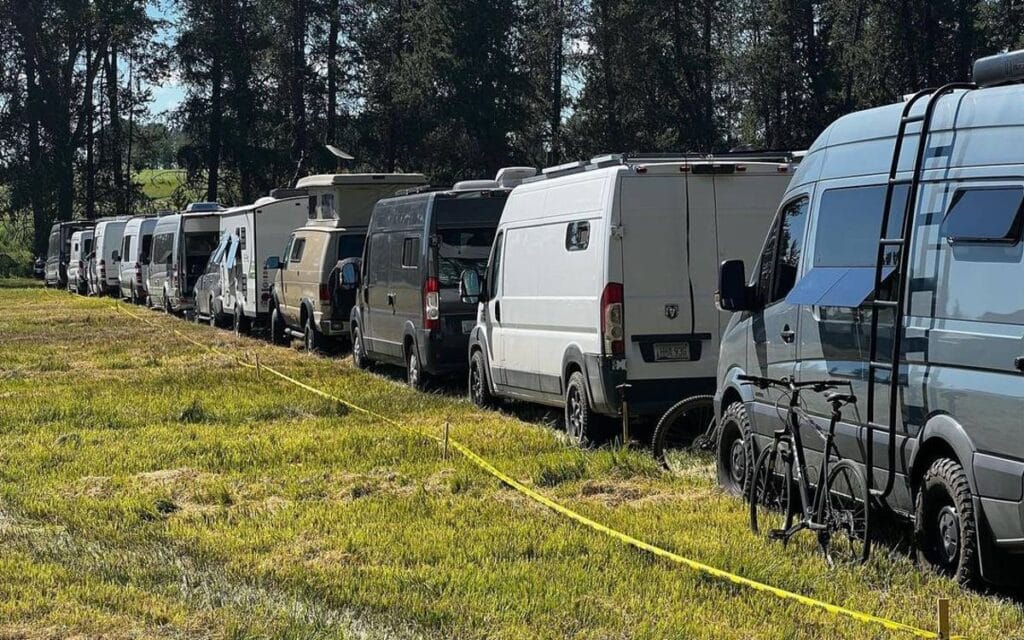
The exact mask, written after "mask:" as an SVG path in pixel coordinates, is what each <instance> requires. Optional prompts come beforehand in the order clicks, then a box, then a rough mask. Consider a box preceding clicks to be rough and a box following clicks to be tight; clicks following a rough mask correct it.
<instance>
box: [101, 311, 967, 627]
mask: <svg viewBox="0 0 1024 640" xmlns="http://www.w3.org/2000/svg"><path fill="white" fill-rule="evenodd" d="M117 309H118V311H120V312H122V313H124V314H126V315H128V316H131V317H133V318H135V319H136V320H141V321H143V322H145V323H146V324H149V325H151V326H154V327H158V328H161V327H160V326H159V325H157V324H156V323H155V322H152V321H150V320H149V319H147V318H144V317H142V316H140V315H137V314H135V313H132V312H131V311H128V310H126V309H124V308H123V307H122V306H121V305H120V304H118V305H117ZM170 331H172V332H173V333H174V334H176V335H178V336H179V337H181V338H183V339H185V340H187V341H188V342H190V343H192V344H194V345H196V346H198V347H200V348H202V349H205V350H206V351H209V352H210V353H214V354H217V355H220V356H224V357H228V358H232V359H234V360H235V361H236V362H237V363H238V364H239V365H241V366H243V367H247V368H249V369H255V368H257V367H258V368H259V369H260V370H261V371H266V372H268V373H271V374H273V375H275V376H277V377H279V378H281V379H282V380H285V381H286V382H289V383H290V384H293V385H295V386H297V387H300V388H302V389H305V390H307V391H309V392H311V393H314V394H316V395H319V396H321V397H323V398H326V399H328V400H332V401H334V402H337V403H339V404H342V405H344V406H346V407H348V408H350V409H352V410H354V411H357V412H359V413H362V414H364V415H367V416H371V417H373V418H376V419H378V420H381V421H383V422H385V423H387V424H390V425H392V426H394V427H397V428H399V429H402V430H404V431H408V432H410V433H413V434H415V435H419V436H425V437H427V438H429V439H431V440H435V441H437V442H443V440H442V438H440V437H438V436H435V435H432V434H429V433H426V432H423V431H421V430H419V429H415V428H412V427H409V426H407V425H405V424H402V423H400V422H398V421H396V420H392V419H391V418H388V417H387V416H385V415H382V414H379V413H377V412H375V411H372V410H370V409H366V408H364V407H361V406H359V405H357V404H354V403H352V402H350V401H348V400H345V399H343V398H339V397H337V396H334V395H331V394H329V393H327V392H326V391H323V390H321V389H317V388H315V387H312V386H310V385H308V384H305V383H304V382H301V381H299V380H296V379H295V378H292V377H291V376H288V375H286V374H284V373H282V372H280V371H278V370H277V369H274V368H273V367H269V366H267V365H265V364H259V365H257V364H252V363H250V362H246V361H244V360H242V359H240V358H238V357H237V356H232V355H231V354H227V353H224V352H223V351H220V350H219V349H217V348H215V347H211V346H209V345H207V344H203V343H201V342H199V341H198V340H195V339H193V338H192V337H191V336H188V335H185V334H184V333H183V332H181V331H179V330H177V329H170ZM448 443H449V444H450V445H451V447H452V448H454V449H455V450H456V451H458V452H459V453H461V454H462V455H463V456H465V457H466V459H468V460H469V461H470V462H472V463H473V464H475V465H476V466H477V467H479V468H480V469H482V470H483V471H485V472H487V473H489V474H490V475H492V476H494V477H495V478H497V479H498V480H500V481H501V482H502V483H504V484H506V485H507V486H509V487H511V488H513V489H515V490H516V491H518V492H519V493H521V494H523V495H524V496H526V497H528V498H530V499H531V500H534V501H535V502H538V503H540V504H542V505H544V506H546V507H548V508H549V509H551V510H552V511H555V512H557V513H560V514H562V515H563V516H565V517H567V518H569V519H571V520H574V521H576V522H578V523H580V524H582V525H584V526H586V527H589V528H590V529H593V530H594V531H598V532H600V533H603V534H605V535H607V536H610V537H612V538H614V539H616V540H619V541H620V542H623V543H625V544H628V545H630V546H633V547H635V548H637V549H640V550H641V551H646V552H647V553H650V554H652V555H655V556H658V557H659V558H664V559H666V560H670V561H672V562H675V563H676V564H681V565H684V566H687V567H689V568H690V569H693V570H694V571H698V572H700V573H704V574H707V575H710V576H714V577H715V578H719V579H721V580H727V581H729V582H732V583H733V584H738V585H741V586H744V587H749V588H751V589H754V590H756V591H760V592H763V593H769V594H771V595H773V596H776V597H778V598H781V599H783V600H791V601H794V602H798V603H800V604H802V605H805V606H808V607H814V608H817V609H821V610H823V611H827V612H828V613H831V614H833V615H840V616H846V617H848V618H852V619H854V620H857V621H859V622H863V623H866V624H874V625H879V626H881V627H884V628H886V629H889V630H890V631H899V632H903V633H907V634H910V635H913V636H915V637H918V638H939V634H938V633H935V632H934V631H928V630H927V629H921V628H919V627H914V626H911V625H908V624H903V623H902V622H896V621H895V620H890V619H888V618H883V617H881V616H876V615H872V614H870V613H864V612H863V611H857V610H856V609H848V608H846V607H840V606H839V605H835V604H831V603H828V602H824V601H822V600H817V599H815V598H811V597H808V596H805V595H801V594H799V593H794V592H792V591H787V590H785V589H780V588H779V587H773V586H771V585H769V584H765V583H763V582H758V581H757V580H752V579H750V578H744V577H743V576H739V575H736V574H734V573H731V572H729V571H725V570H724V569H718V568H716V567H712V566H710V565H707V564H704V563H702V562H697V561H696V560H692V559H690V558H687V557H684V556H681V555H679V554H677V553H673V552H671V551H668V550H666V549H662V548H661V547H657V546H655V545H653V544H650V543H647V542H644V541H643V540H639V539H637V538H634V537H633V536H630V535H627V534H625V533H622V532H621V531H617V530H615V529H612V528H611V527H608V526H606V525H603V524H601V523H600V522H597V521H595V520H591V519H590V518H588V517H586V516H584V515H582V514H580V513H577V512H576V511H573V510H572V509H570V508H569V507H567V506H565V505H563V504H561V503H559V502H556V501H554V500H552V499H551V498H549V497H547V496H545V495H543V494H541V493H538V492H537V491H535V490H533V489H531V488H530V487H528V486H526V485H524V484H523V483H521V482H519V481H518V480H516V479H515V478H512V477H511V476H509V475H507V474H506V473H504V472H502V471H501V470H499V469H498V468H496V467H495V466H494V465H492V464H491V463H490V462H488V461H487V460H485V459H483V458H482V457H480V456H479V455H478V454H477V453H476V452H474V451H473V450H472V449H470V448H469V447H467V446H466V445H464V444H462V443H461V442H459V441H457V440H454V439H451V438H449V439H448ZM963 638H964V636H952V637H951V638H950V640H956V639H963Z"/></svg>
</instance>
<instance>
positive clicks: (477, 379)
mask: <svg viewBox="0 0 1024 640" xmlns="http://www.w3.org/2000/svg"><path fill="white" fill-rule="evenodd" d="M468 386H469V399H470V400H472V401H473V404H475V405H476V406H478V407H480V408H481V409H490V408H492V407H494V396H493V395H491V386H490V384H488V380H487V362H486V361H485V360H484V354H483V352H482V351H479V350H477V351H474V352H473V357H472V358H470V360H469V384H468Z"/></svg>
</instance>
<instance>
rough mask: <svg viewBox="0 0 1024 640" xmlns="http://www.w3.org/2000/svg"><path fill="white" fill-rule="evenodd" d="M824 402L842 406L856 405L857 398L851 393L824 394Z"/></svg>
mask: <svg viewBox="0 0 1024 640" xmlns="http://www.w3.org/2000/svg"><path fill="white" fill-rule="evenodd" d="M825 400H827V401H828V402H841V403H843V404H857V396H855V395H853V394H852V393H839V392H838V391H829V392H828V393H826V394H825Z"/></svg>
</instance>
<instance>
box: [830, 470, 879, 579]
mask: <svg viewBox="0 0 1024 640" xmlns="http://www.w3.org/2000/svg"><path fill="white" fill-rule="evenodd" d="M819 490H820V489H819ZM870 512H871V496H870V495H869V494H868V485H867V483H866V482H865V481H864V474H863V473H862V472H861V470H860V469H859V468H858V467H857V466H856V465H854V464H853V463H852V462H850V461H849V460H840V461H839V462H837V463H836V464H835V466H833V467H832V469H831V470H829V474H828V495H827V496H826V500H825V513H824V520H825V523H826V524H827V525H828V528H827V530H826V531H825V532H824V540H823V545H822V546H823V547H824V548H825V554H826V556H827V557H828V560H829V563H830V564H833V565H835V564H861V563H863V562H866V561H867V559H868V556H869V555H870V554H871V529H870V523H871V520H870V518H869V515H870Z"/></svg>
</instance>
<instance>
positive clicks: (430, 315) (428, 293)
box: [423, 277, 441, 331]
mask: <svg viewBox="0 0 1024 640" xmlns="http://www.w3.org/2000/svg"><path fill="white" fill-rule="evenodd" d="M423 328H424V329H426V330H428V331H434V330H436V329H440V328H441V283H440V282H439V281H438V279H437V278H434V277H430V278H427V281H426V282H424V283H423Z"/></svg>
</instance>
